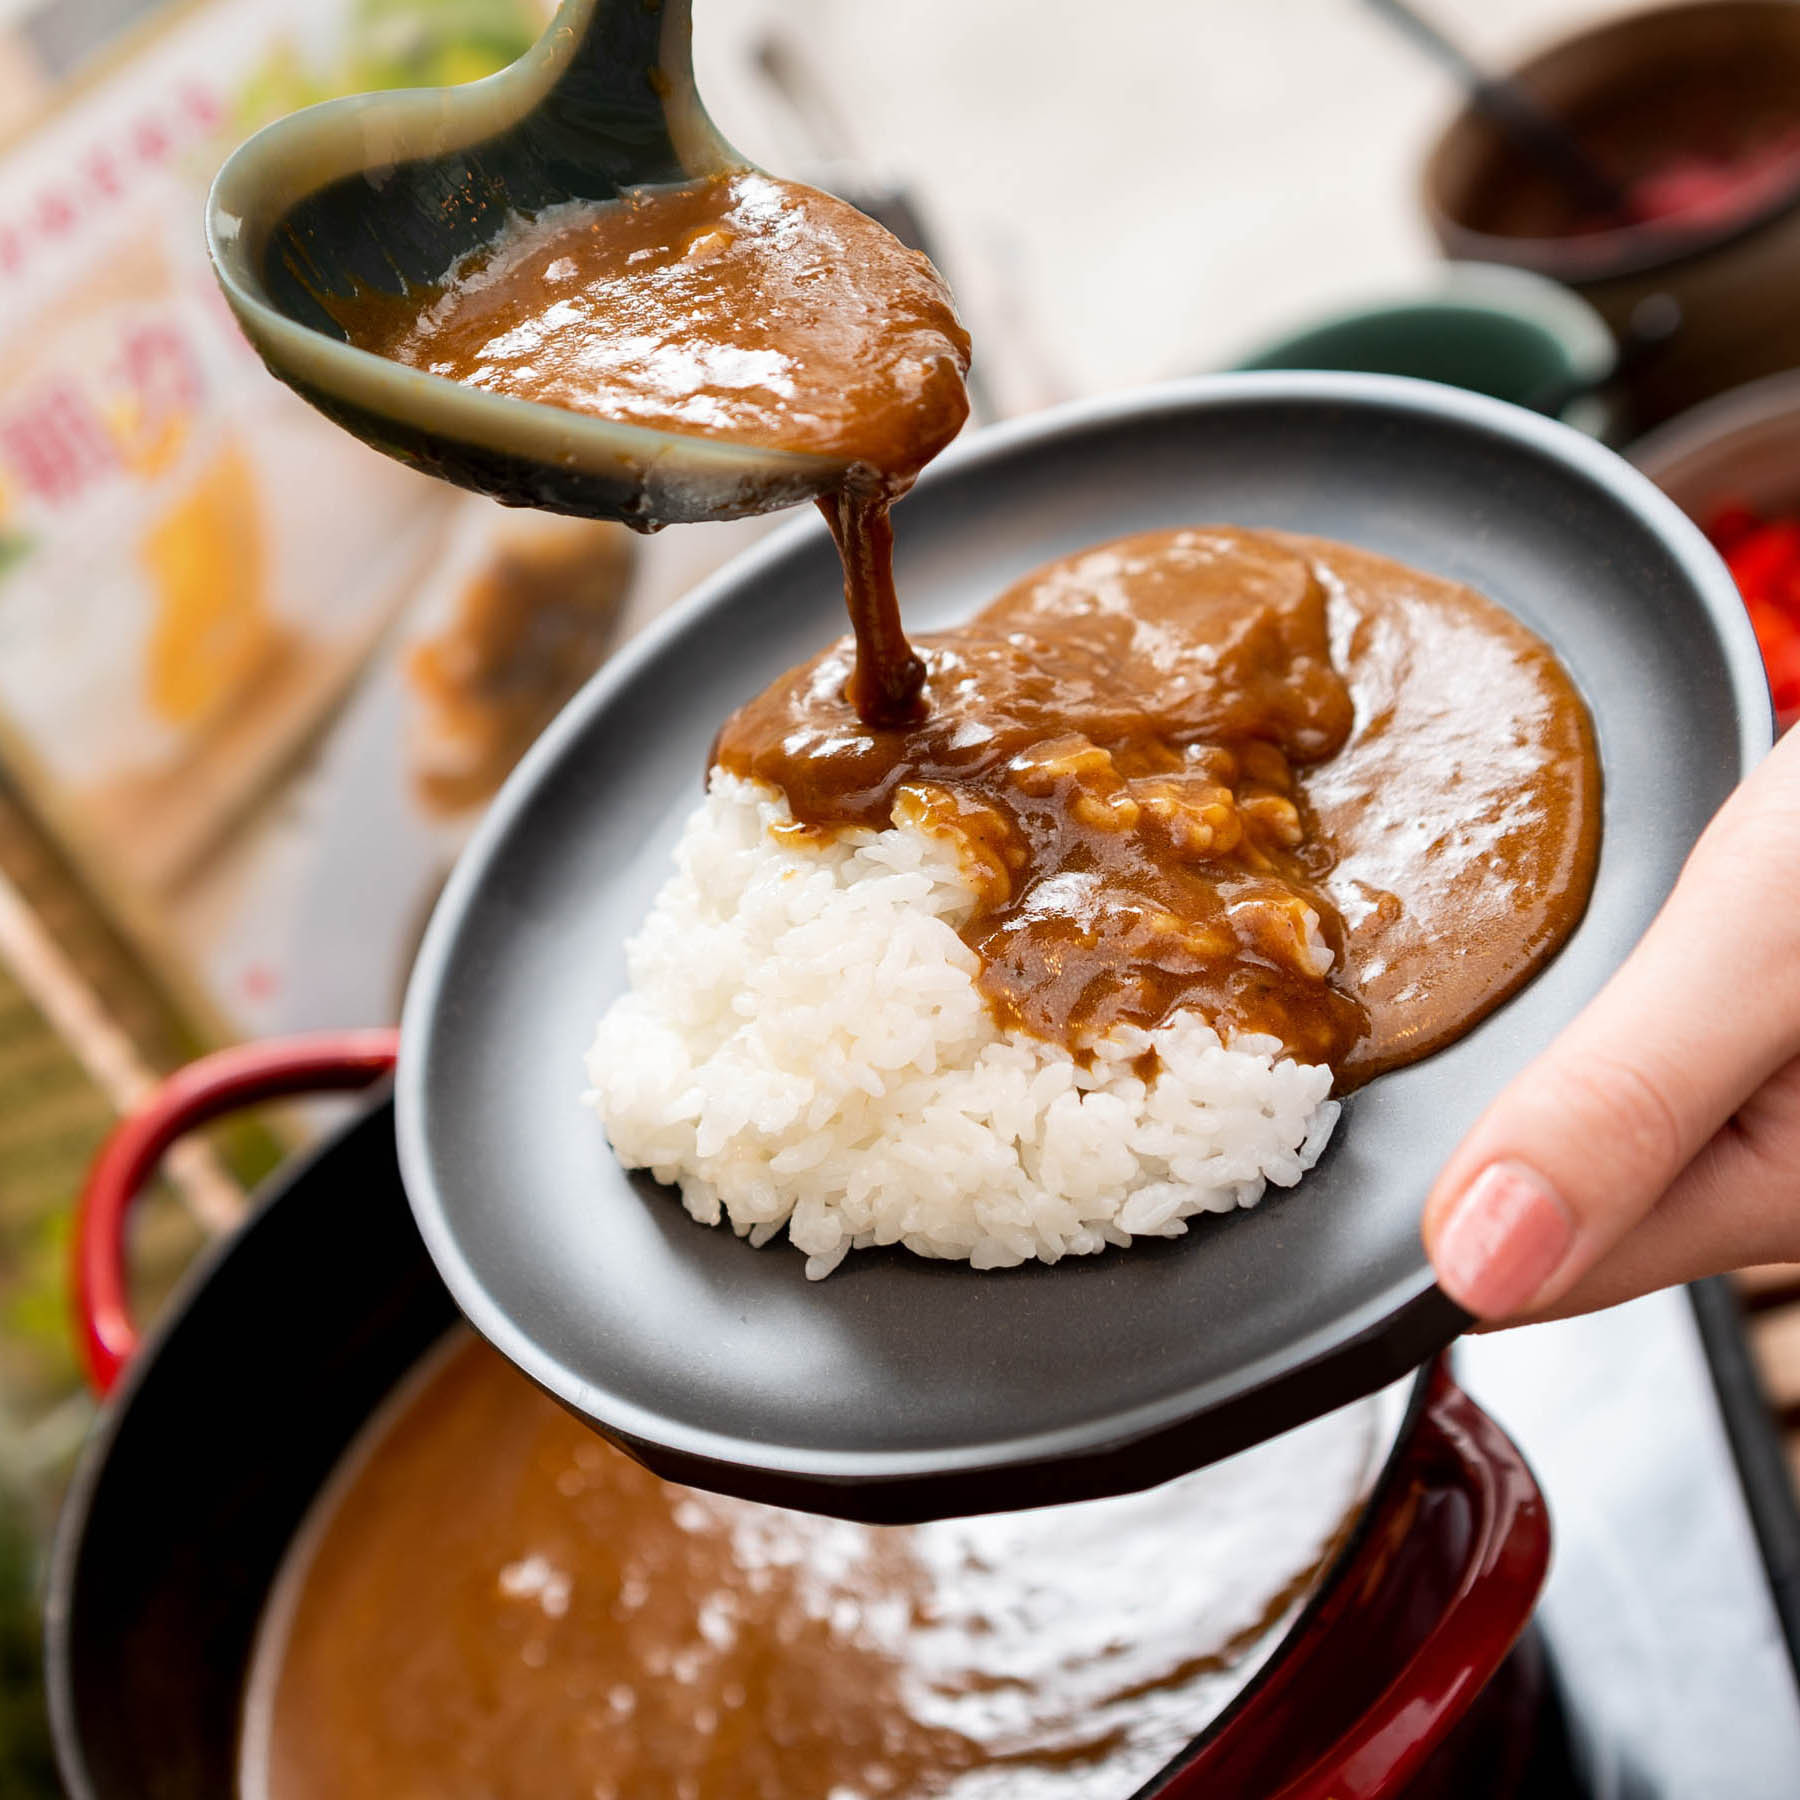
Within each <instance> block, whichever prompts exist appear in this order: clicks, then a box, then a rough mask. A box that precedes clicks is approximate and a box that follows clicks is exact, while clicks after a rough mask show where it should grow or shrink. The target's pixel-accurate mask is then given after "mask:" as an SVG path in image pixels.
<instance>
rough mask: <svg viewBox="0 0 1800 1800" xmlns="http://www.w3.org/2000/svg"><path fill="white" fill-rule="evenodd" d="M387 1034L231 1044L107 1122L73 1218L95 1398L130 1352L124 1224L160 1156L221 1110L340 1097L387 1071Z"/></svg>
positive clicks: (80, 1308) (390, 1056)
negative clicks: (297, 1097)
mask: <svg viewBox="0 0 1800 1800" xmlns="http://www.w3.org/2000/svg"><path fill="white" fill-rule="evenodd" d="M399 1042H400V1034H399V1033H398V1032H397V1031H394V1030H390V1029H380V1030H369V1031H323V1032H315V1033H310V1034H308V1035H305V1036H301V1037H288V1038H271V1039H268V1040H266V1041H265V1042H262V1043H253V1044H236V1045H233V1046H232V1047H231V1048H229V1049H226V1050H218V1051H215V1052H214V1053H213V1054H212V1055H210V1056H203V1057H201V1058H200V1059H199V1060H198V1061H197V1062H192V1063H189V1064H188V1065H187V1067H186V1068H184V1069H178V1070H177V1071H176V1072H175V1073H174V1074H173V1075H171V1076H170V1077H169V1078H168V1079H167V1080H166V1081H165V1082H163V1083H162V1085H161V1086H160V1087H158V1088H157V1089H156V1090H155V1091H154V1092H153V1093H152V1094H151V1095H150V1096H149V1098H148V1099H146V1100H145V1101H144V1102H143V1104H142V1105H140V1106H138V1107H136V1108H135V1109H134V1110H133V1111H132V1112H130V1113H128V1114H127V1115H126V1116H125V1117H124V1118H123V1119H121V1120H120V1121H119V1122H118V1124H117V1125H115V1126H114V1127H113V1129H112V1131H111V1133H110V1134H109V1135H108V1137H107V1139H106V1142H105V1143H104V1144H102V1145H101V1146H100V1149H99V1152H98V1154H97V1155H96V1156H95V1157H94V1160H93V1162H92V1163H91V1164H90V1165H89V1167H88V1175H87V1181H86V1183H85V1184H84V1185H83V1187H82V1190H81V1199H80V1201H79V1203H78V1206H77V1209H76V1215H75V1271H74V1274H75V1283H74V1285H75V1317H76V1327H77V1336H78V1338H79V1341H80V1345H81V1354H82V1360H83V1362H84V1363H85V1365H86V1368H87V1377H88V1381H89V1383H90V1385H91V1386H92V1387H93V1389H94V1391H95V1392H96V1393H98V1394H101V1395H105V1394H107V1393H108V1392H110V1391H111V1389H112V1386H113V1383H114V1382H116V1381H117V1380H118V1378H119V1375H120V1372H121V1371H122V1370H123V1369H124V1367H125V1365H126V1363H127V1362H129V1361H130V1360H131V1356H132V1353H133V1352H134V1351H135V1350H136V1349H137V1346H138V1333H137V1327H136V1325H134V1324H133V1323H132V1318H131V1307H130V1284H129V1282H128V1280H127V1277H126V1273H125V1224H126V1220H127V1219H128V1217H129V1216H130V1213H131V1208H132V1205H133V1203H134V1202H135V1201H136V1199H137V1196H138V1193H139V1191H140V1189H141V1188H142V1187H143V1185H144V1183H145V1181H147V1180H148V1179H149V1177H150V1175H151V1174H152V1173H153V1172H154V1170H155V1168H156V1165H157V1163H158V1162H160V1161H161V1160H162V1154H163V1152H164V1151H165V1150H167V1149H168V1147H169V1146H170V1145H171V1144H172V1143H174V1141H175V1140H176V1139H177V1138H178V1137H181V1136H182V1135H183V1134H184V1133H186V1132H189V1131H192V1130H193V1129H194V1127H195V1126H197V1125H204V1124H205V1123H206V1122H207V1121H208V1120H209V1119H216V1118H218V1117H219V1116H220V1115H221V1114H222V1113H228V1112H234V1111H236V1110H237V1108H239V1107H241V1106H250V1105H252V1104H254V1103H255V1102H256V1101H259V1100H275V1099H279V1098H281V1097H283V1096H286V1095H292V1094H309V1093H341V1092H345V1091H348V1090H353V1089H356V1088H364V1087H367V1086H368V1085H369V1084H370V1083H371V1082H374V1081H379V1080H380V1079H381V1077H382V1076H383V1075H385V1074H387V1073H388V1072H389V1071H390V1070H391V1069H392V1068H393V1066H394V1057H395V1054H396V1052H397V1050H398V1048H399Z"/></svg>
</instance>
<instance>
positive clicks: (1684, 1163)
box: [1424, 730, 1800, 1323]
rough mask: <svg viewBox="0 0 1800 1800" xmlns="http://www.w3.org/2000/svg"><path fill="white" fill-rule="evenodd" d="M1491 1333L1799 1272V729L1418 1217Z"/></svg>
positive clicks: (1755, 777)
mask: <svg viewBox="0 0 1800 1800" xmlns="http://www.w3.org/2000/svg"><path fill="white" fill-rule="evenodd" d="M1424 1236H1425V1245H1426V1249H1427V1251H1428V1252H1429V1254H1430V1256H1431V1259H1432V1262H1433V1264H1434V1265H1435V1267H1436V1269H1437V1276H1438V1283H1439V1285H1440V1286H1441V1287H1442V1288H1443V1289H1444V1291H1445V1292H1446V1293H1447V1294H1449V1295H1450V1297H1451V1298H1452V1299H1453V1300H1456V1301H1458V1302H1459V1303H1460V1304H1461V1305H1463V1306H1465V1307H1467V1308H1468V1310H1469V1311H1470V1312H1472V1313H1474V1314H1476V1316H1477V1317H1478V1318H1480V1319H1482V1320H1484V1321H1486V1322H1489V1323H1498V1322H1502V1321H1504V1322H1506V1323H1522V1322H1524V1321H1525V1320H1527V1319H1536V1318H1556V1317H1561V1316H1563V1315H1565V1314H1569V1313H1578V1312H1588V1311H1591V1310H1593V1309H1594V1308H1596V1307H1601V1306H1611V1305H1613V1304H1615V1303H1616V1302H1618V1301H1621V1300H1628V1299H1630V1298H1632V1297H1633V1296H1634V1295H1637V1294H1643V1293H1648V1292H1649V1291H1650V1290H1651V1289H1653V1288H1659V1287H1667V1286H1669V1285H1671V1284H1673V1283H1676V1282H1683V1281H1693V1280H1697V1279H1698V1278H1699V1277H1701V1276H1704V1275H1716V1274H1719V1273H1721V1272H1722V1271H1724V1270H1726V1269H1734V1268H1742V1267H1745V1266H1747V1265H1749V1264H1752V1263H1759V1262H1789V1261H1796V1260H1800V730H1796V731H1794V732H1792V733H1790V734H1789V735H1788V736H1787V737H1785V738H1784V739H1782V741H1781V742H1780V743H1779V744H1778V745H1777V746H1776V748H1775V750H1774V751H1773V753H1772V754H1771V755H1770V756H1769V757H1768V758H1767V759H1766V760H1765V761H1764V762H1763V763H1762V765H1761V766H1760V767H1759V768H1758V769H1757V770H1756V771H1755V772H1754V773H1753V774H1752V775H1751V776H1750V778H1749V780H1748V781H1746V782H1745V783H1744V785H1743V786H1742V787H1741V788H1739V789H1738V791H1737V792H1736V793H1735V794H1733V795H1732V797H1731V799H1730V800H1728V801H1727V802H1726V804H1725V806H1724V807H1723V808H1722V809H1721V810H1720V812H1719V814H1718V816H1717V817H1716V818H1715V819H1714V820H1713V822H1712V823H1711V825H1709V826H1708V827H1707V829H1706V832H1705V835H1704V836H1703V837H1702V838H1701V840H1700V842H1699V843H1698V844H1697V845H1696V846H1695V848H1694V851H1693V854H1692V855H1691V856H1690V857H1689V858H1688V861H1687V865H1686V867H1685V868H1684V869H1683V870H1682V873H1681V878H1680V880H1679V881H1678V882H1677V884H1676V886H1675V891H1674V892H1673V893H1672V894H1671V895H1670V896H1669V899H1668V901H1667V903H1666V904H1665V905H1664V907H1663V909H1662V911H1661V912H1660V913H1658V915H1657V917H1656V919H1655V921H1654V922H1653V923H1652V925H1651V927H1650V929H1649V930H1648V931H1647V932H1646V933H1645V934H1644V938H1643V940H1642V942H1641V943H1639V945H1638V946H1637V948H1636V949H1635V950H1634V951H1633V952H1632V954H1631V956H1630V958H1629V959H1628V960H1627V962H1626V963H1625V964H1624V966H1623V967H1622V968H1621V969H1620V970H1619V971H1618V973H1617V974H1616V975H1614V976H1613V978H1612V980H1611V981H1609V982H1608V983H1607V985H1606V986H1605V988H1603V989H1602V990H1601V992H1600V993H1599V995H1598V996H1596V998H1595V999H1594V1000H1593V1002H1592V1003H1591V1004H1590V1005H1589V1006H1588V1007H1587V1008H1586V1010H1585V1011H1583V1012H1582V1013H1581V1015H1580V1016H1579V1017H1578V1018H1577V1019H1576V1020H1575V1021H1574V1023H1573V1024H1571V1025H1570V1026H1569V1027H1568V1028H1567V1030H1565V1031H1564V1032H1563V1033H1562V1034H1561V1035H1560V1036H1559V1037H1558V1038H1557V1039H1556V1041H1555V1042H1554V1043H1553V1044H1552V1045H1551V1046H1550V1048H1549V1049H1548V1050H1546V1051H1545V1052H1544V1053H1543V1055H1541V1056H1540V1057H1538V1058H1537V1060H1536V1061H1535V1062H1533V1063H1532V1064H1531V1065H1530V1067H1528V1068H1527V1069H1525V1070H1524V1071H1523V1073H1521V1074H1520V1075H1519V1076H1518V1077H1517V1078H1516V1079H1515V1080H1514V1081H1513V1082H1511V1083H1510V1084H1509V1085H1508V1086H1507V1087H1506V1089H1505V1090H1504V1091H1503V1092H1502V1093H1501V1094H1500V1097H1499V1098H1498V1099H1497V1100H1495V1101H1494V1103H1493V1104H1492V1105H1491V1106H1489V1107H1488V1109H1487V1111H1486V1112H1484V1113H1483V1114H1482V1116H1481V1118H1480V1119H1479V1120H1478V1121H1477V1122H1476V1124H1475V1127H1474V1129H1473V1130H1472V1131H1471V1132H1470V1133H1469V1135H1468V1136H1467V1137H1466V1138H1465V1139H1464V1140H1463V1142H1462V1144H1461V1145H1460V1146H1459V1148H1458V1149H1457V1151H1456V1153H1455V1155H1453V1156H1452V1157H1451V1158H1450V1160H1449V1162H1448V1163H1446V1164H1445V1166H1444V1168H1443V1171H1442V1172H1441V1173H1440V1174H1439V1176H1438V1179H1437V1182H1436V1185H1435V1186H1434V1187H1433V1188H1432V1191H1431V1194H1430V1197H1429V1198H1428V1199H1427V1201H1426V1203H1425V1219H1424Z"/></svg>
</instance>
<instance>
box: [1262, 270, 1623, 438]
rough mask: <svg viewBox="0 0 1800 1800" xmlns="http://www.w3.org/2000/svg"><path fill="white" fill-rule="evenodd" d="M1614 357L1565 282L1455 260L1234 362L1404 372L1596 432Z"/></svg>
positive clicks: (1598, 322)
mask: <svg viewBox="0 0 1800 1800" xmlns="http://www.w3.org/2000/svg"><path fill="white" fill-rule="evenodd" d="M1618 360H1619V359H1618V347H1617V345H1616V344H1615V343H1614V341H1613V336H1612V333H1611V332H1610V331H1609V330H1608V329H1607V326H1606V323H1605V321H1604V320H1603V319H1602V318H1601V317H1600V315H1599V314H1598V313H1597V312H1595V310H1594V309H1593V308H1592V307H1591V306H1589V305H1588V303H1587V302H1586V301H1585V300H1583V299H1581V298H1580V297H1579V296H1578V295H1576V294H1573V293H1571V292H1570V291H1569V290H1568V289H1567V288H1564V287H1561V286H1559V285H1558V284H1557V283H1555V282H1553V281H1549V280H1546V279H1544V278H1543V277H1541V276H1538V275H1533V274H1530V273H1528V272H1527V271H1525V270H1522V269H1511V268H1503V267H1500V266H1498V265H1494V264H1486V263H1459V264H1452V265H1451V266H1450V267H1449V268H1448V269H1447V270H1445V272H1444V274H1443V275H1442V277H1441V278H1440V279H1439V281H1438V282H1437V284H1436V285H1435V287H1433V288H1432V289H1430V290H1428V291H1427V292H1425V293H1423V294H1420V295H1418V296H1416V297H1414V298H1410V299H1402V300H1396V301H1393V302H1390V303H1387V304H1383V305H1374V306H1364V307H1359V308H1357V309H1355V310H1353V311H1349V312H1341V313H1336V314H1333V315H1331V316H1330V317H1327V318H1323V319H1320V320H1318V321H1316V322H1314V323H1312V324H1310V325H1307V326H1304V327H1302V328H1301V329H1299V330H1297V331H1294V332H1291V333H1289V334H1287V335H1286V336H1283V337H1280V338H1277V339H1275V340H1274V341H1273V342H1271V343H1268V344H1265V345H1263V346H1262V347H1261V348H1260V349H1258V350H1255V351H1254V352H1252V353H1251V354H1250V355H1248V356H1246V357H1244V358H1243V359H1242V360H1241V361H1239V362H1238V363H1236V364H1235V365H1234V366H1235V367H1237V368H1240V369H1343V370H1349V371H1352V372H1355V373H1360V374H1367V375H1411V376H1414V377H1416V378H1417V379H1419V380H1422V381H1441V382H1443V383H1444V384H1445V385H1446V386H1447V387H1458V388H1467V389H1469V390H1470V391H1471V392H1474V393H1477V394H1488V395H1491V396H1492V397H1493V398H1494V399H1496V400H1509V401H1511V402H1512V403H1513V404H1514V405H1515V406H1523V407H1527V408H1529V409H1530V410H1531V411H1533V412H1541V413H1548V414H1550V415H1551V416H1553V417H1556V418H1560V419H1563V420H1564V421H1565V422H1567V423H1568V424H1570V425H1574V426H1577V427H1578V428H1579V429H1581V430H1583V431H1586V432H1589V433H1590V434H1591V435H1593V436H1595V437H1602V438H1603V437H1606V436H1607V435H1609V432H1610V430H1611V427H1612V425H1613V423H1614V413H1613V408H1612V406H1611V404H1610V402H1609V400H1608V398H1607V396H1606V394H1605V391H1604V390H1605V388H1606V384H1607V383H1608V382H1609V381H1610V380H1611V378H1612V376H1613V373H1614V371H1615V370H1616V368H1617V367H1618Z"/></svg>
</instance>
